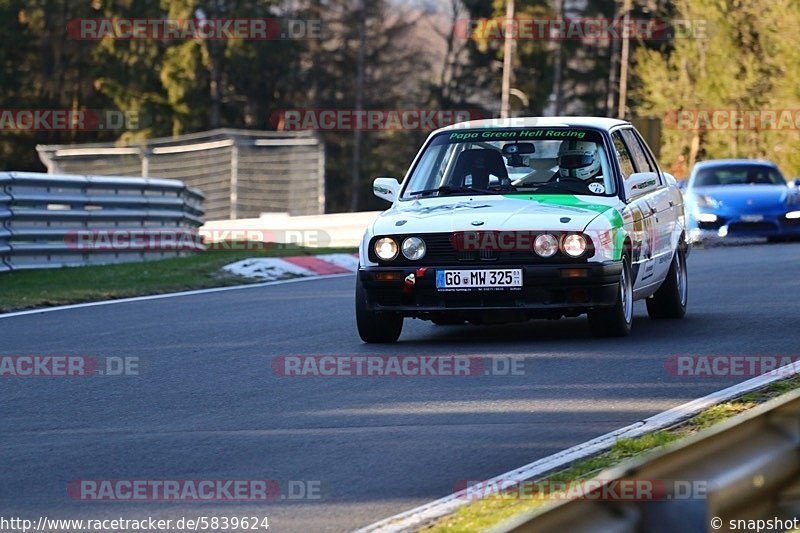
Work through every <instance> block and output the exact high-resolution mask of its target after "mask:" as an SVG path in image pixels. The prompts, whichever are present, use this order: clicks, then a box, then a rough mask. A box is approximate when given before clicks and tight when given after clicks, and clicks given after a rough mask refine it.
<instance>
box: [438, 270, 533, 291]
mask: <svg viewBox="0 0 800 533" xmlns="http://www.w3.org/2000/svg"><path fill="white" fill-rule="evenodd" d="M521 287H522V269H506V270H503V269H491V270H437V271H436V288H437V289H438V290H440V291H458V290H500V289H519V288H521Z"/></svg>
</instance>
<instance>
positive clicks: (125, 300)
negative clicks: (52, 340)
mask: <svg viewBox="0 0 800 533" xmlns="http://www.w3.org/2000/svg"><path fill="white" fill-rule="evenodd" d="M355 274H356V273H355V272H343V273H341V274H330V275H326V276H308V277H304V278H289V279H279V280H275V281H267V282H263V283H252V284H247V285H233V286H230V287H213V288H209V289H198V290H194V291H184V292H170V293H164V294H151V295H149V296H134V297H131V298H120V299H118V300H100V301H97V302H84V303H80V304H71V305H60V306H58V307H43V308H40V309H28V310H25V311H14V312H11V313H5V314H0V320H2V319H4V318H14V317H19V316H27V315H39V314H43V313H55V312H56V311H70V310H72V309H82V308H85V307H99V306H103V305H114V304H126V303H133V302H147V301H150V300H163V299H166V298H179V297H183V296H196V295H200V294H213V293H216V292H227V291H240V290H245V289H260V288H263V287H271V286H273V285H286V284H289V283H300V282H303V281H317V280H325V279H336V278H344V277H347V276H354V275H355Z"/></svg>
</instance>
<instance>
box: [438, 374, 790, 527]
mask: <svg viewBox="0 0 800 533" xmlns="http://www.w3.org/2000/svg"><path fill="white" fill-rule="evenodd" d="M798 388H800V376H794V377H792V378H789V379H785V380H781V381H778V382H775V383H772V384H770V385H768V386H766V387H764V388H762V389H759V390H756V391H753V392H750V393H747V394H745V395H743V396H741V397H739V398H736V399H734V400H731V401H728V402H724V403H721V404H718V405H715V406H714V407H711V408H709V409H706V410H705V411H703V412H702V413H699V414H698V415H696V416H694V417H692V418H690V419H689V420H687V421H686V422H683V423H681V424H679V425H677V426H675V427H674V428H669V429H664V430H661V431H656V432H653V433H648V434H647V435H642V436H640V437H636V438H633V439H620V440H619V441H617V442H616V443H615V444H614V446H613V447H612V448H611V449H610V450H608V451H606V452H603V453H601V454H598V455H596V456H594V457H589V458H587V459H582V460H580V461H578V462H576V463H574V464H572V465H570V466H569V467H568V468H566V469H564V470H561V471H558V472H554V473H553V474H550V475H548V476H546V478H545V479H546V481H548V482H551V483H562V482H563V483H567V482H573V481H579V480H585V479H590V478H592V477H594V476H596V475H597V474H599V473H600V472H601V471H602V470H605V469H607V468H611V467H613V466H616V465H618V464H619V463H621V462H622V461H624V460H626V459H629V458H631V457H636V456H638V455H640V454H643V453H645V452H649V451H652V450H655V449H657V448H660V447H662V446H666V445H667V444H671V443H673V442H676V441H678V440H680V439H682V438H685V437H687V436H689V435H693V434H695V433H697V432H698V431H701V430H703V429H706V428H709V427H711V426H713V425H716V424H719V423H721V422H724V421H725V420H728V419H729V418H731V417H733V416H735V415H737V414H740V413H742V412H744V411H747V410H748V409H751V408H753V407H755V406H756V405H758V404H760V403H764V402H766V401H768V400H771V399H772V398H775V397H777V396H780V395H782V394H785V393H787V392H790V391H792V390H795V389H798ZM554 501H556V499H554V498H552V497H549V496H547V495H545V494H542V493H538V494H533V495H531V496H530V497H526V495H525V494H523V495H522V496H519V495H517V494H513V497H510V496H509V495H505V496H504V495H503V494H502V493H501V494H498V495H492V496H489V497H487V498H484V499H481V500H478V501H476V502H474V503H471V504H469V505H465V506H463V507H461V508H460V509H458V510H457V511H456V512H455V513H453V514H451V515H448V516H445V517H443V518H441V519H440V520H438V521H437V522H435V523H433V524H432V525H430V526H428V527H425V528H423V529H422V531H424V532H425V533H441V532H448V533H452V532H462V531H463V532H465V533H466V532H474V531H485V530H487V529H489V528H491V527H495V526H497V525H498V524H500V523H501V522H503V521H505V520H508V519H510V518H511V517H513V516H516V515H518V514H521V513H525V512H530V511H533V510H536V509H539V508H544V507H545V506H547V505H549V504H551V503H553V502H554Z"/></svg>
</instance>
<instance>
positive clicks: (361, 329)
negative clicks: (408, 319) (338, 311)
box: [356, 280, 403, 344]
mask: <svg viewBox="0 0 800 533" xmlns="http://www.w3.org/2000/svg"><path fill="white" fill-rule="evenodd" d="M356 325H357V326H358V335H359V336H360V337H361V340H362V341H364V342H366V343H369V344H388V343H393V342H397V339H399V338H400V333H401V332H402V331H403V317H402V315H398V314H397V313H375V312H373V311H369V310H368V309H367V293H366V291H365V290H364V287H362V285H361V282H360V281H358V280H356Z"/></svg>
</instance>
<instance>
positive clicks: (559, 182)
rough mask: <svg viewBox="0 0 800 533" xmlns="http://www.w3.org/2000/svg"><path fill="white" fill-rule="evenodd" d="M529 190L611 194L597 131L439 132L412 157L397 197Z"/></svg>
mask: <svg viewBox="0 0 800 533" xmlns="http://www.w3.org/2000/svg"><path fill="white" fill-rule="evenodd" d="M532 192H535V193H541V194H586V195H597V196H611V195H614V194H616V187H615V182H614V174H613V172H612V170H611V166H610V165H609V159H608V156H607V152H606V149H605V146H604V143H603V138H602V136H601V134H600V133H599V132H596V131H592V130H581V129H573V128H529V129H514V130H479V131H474V130H472V131H451V132H445V133H441V134H439V135H438V136H437V137H436V138H434V139H433V141H432V142H431V143H430V144H429V145H428V146H427V148H426V149H425V152H424V153H423V154H422V157H421V158H420V159H419V161H418V162H417V164H416V166H415V167H414V171H413V173H412V175H411V178H410V179H409V180H408V183H407V185H406V186H405V189H404V191H403V196H402V198H404V199H410V198H418V197H425V196H449V195H459V194H472V195H474V194H517V193H519V194H525V193H532Z"/></svg>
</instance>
